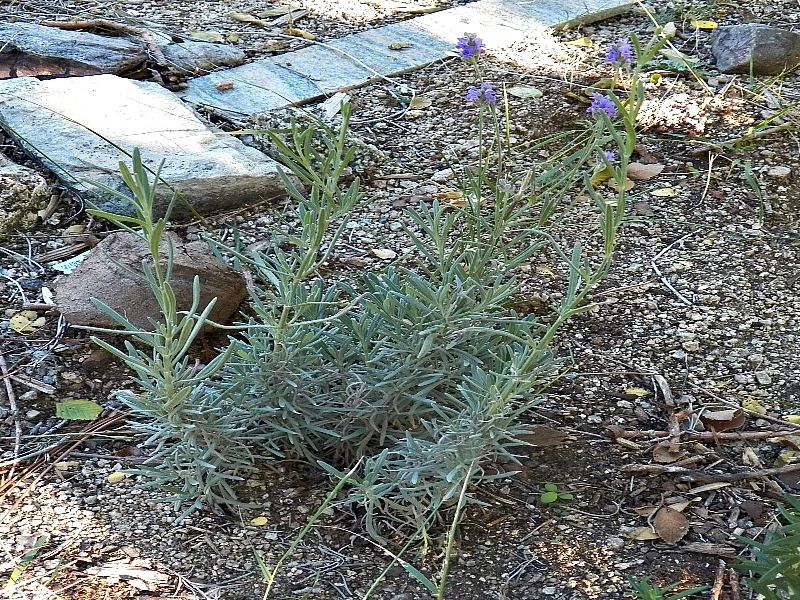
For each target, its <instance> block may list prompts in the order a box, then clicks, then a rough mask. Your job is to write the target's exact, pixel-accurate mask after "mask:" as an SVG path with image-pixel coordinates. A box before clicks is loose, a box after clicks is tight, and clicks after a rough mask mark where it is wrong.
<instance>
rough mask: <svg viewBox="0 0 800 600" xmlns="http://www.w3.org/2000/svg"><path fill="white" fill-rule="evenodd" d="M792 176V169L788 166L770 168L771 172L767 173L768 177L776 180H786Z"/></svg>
mask: <svg viewBox="0 0 800 600" xmlns="http://www.w3.org/2000/svg"><path fill="white" fill-rule="evenodd" d="M791 174H792V169H791V167H787V166H786V165H777V166H774V167H770V169H769V171H767V175H769V176H770V177H774V178H775V179H786V178H787V177H789V175H791Z"/></svg>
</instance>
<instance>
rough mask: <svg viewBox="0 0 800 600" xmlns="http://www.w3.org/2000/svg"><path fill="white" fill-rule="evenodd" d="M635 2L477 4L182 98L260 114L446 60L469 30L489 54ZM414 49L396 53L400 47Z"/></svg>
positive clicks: (232, 76)
mask: <svg viewBox="0 0 800 600" xmlns="http://www.w3.org/2000/svg"><path fill="white" fill-rule="evenodd" d="M634 4H635V0H581V1H580V2H577V1H575V0H535V1H531V0H478V1H477V2H471V3H469V4H466V5H464V6H457V7H455V8H450V9H447V10H442V11H438V12H434V13H431V14H426V15H423V16H420V17H416V18H413V19H409V20H407V21H403V22H401V23H392V24H390V25H386V26H383V27H377V28H375V29H370V30H369V31H362V32H360V33H355V34H353V35H348V36H345V37H343V38H339V39H335V40H331V41H329V42H326V43H325V45H318V44H314V45H311V46H308V47H306V48H302V49H300V50H296V51H294V52H287V53H286V54H281V55H279V56H275V57H271V58H267V59H264V60H258V61H254V62H252V63H248V64H246V65H242V66H240V67H235V68H233V69H225V70H221V71H215V72H214V73H211V74H209V75H205V76H203V77H198V78H196V79H192V80H190V81H189V82H188V87H187V89H186V90H185V91H184V92H181V94H180V95H181V97H182V98H183V99H184V100H186V101H188V102H191V103H193V104H198V105H203V106H208V107H211V108H213V109H215V110H217V111H218V112H220V113H222V114H229V115H235V116H241V115H247V116H253V115H257V114H261V113H264V112H267V111H270V110H274V109H277V108H283V107H286V106H291V105H293V104H303V103H305V102H309V101H312V100H315V99H317V98H320V97H322V96H324V95H326V94H331V93H333V92H336V91H341V90H347V89H350V88H354V87H357V86H361V85H364V84H366V83H369V82H371V81H374V80H379V79H380V78H381V77H387V76H392V75H397V74H399V73H404V72H407V71H412V70H414V69H418V68H420V67H423V66H425V65H427V64H429V63H431V62H433V61H436V60H440V59H442V58H444V57H446V56H447V55H448V54H449V53H450V52H451V51H452V50H453V49H454V47H455V44H456V40H457V39H458V38H459V37H460V36H462V35H463V34H464V33H465V32H472V33H476V34H477V35H479V36H480V37H481V38H482V39H483V40H484V42H485V43H486V47H487V48H489V49H502V48H508V47H510V46H511V45H512V44H514V43H516V42H519V41H521V40H525V39H527V38H528V37H529V36H530V35H531V31H537V30H540V29H541V28H542V27H543V26H544V27H562V26H565V25H578V24H583V23H588V22H592V21H598V20H601V19H604V18H608V17H610V16H612V15H615V14H619V13H620V12H623V11H624V10H626V9H628V8H630V7H631V6H633V5H634ZM398 43H400V44H404V45H406V46H407V47H405V48H404V49H401V50H396V49H392V47H397V44H398Z"/></svg>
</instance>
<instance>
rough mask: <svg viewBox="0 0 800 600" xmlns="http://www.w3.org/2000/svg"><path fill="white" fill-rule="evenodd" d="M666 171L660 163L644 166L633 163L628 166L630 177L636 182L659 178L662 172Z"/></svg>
mask: <svg viewBox="0 0 800 600" xmlns="http://www.w3.org/2000/svg"><path fill="white" fill-rule="evenodd" d="M663 170H664V165H662V164H660V163H650V164H644V163H640V162H633V163H631V164H629V165H628V177H630V178H631V179H635V180H636V181H647V180H648V179H653V177H658V176H659V175H660V174H661V171H663Z"/></svg>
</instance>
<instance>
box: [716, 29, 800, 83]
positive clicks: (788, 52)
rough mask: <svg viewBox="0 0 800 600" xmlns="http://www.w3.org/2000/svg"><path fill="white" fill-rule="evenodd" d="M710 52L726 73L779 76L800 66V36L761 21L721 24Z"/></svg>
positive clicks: (720, 68)
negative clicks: (722, 25)
mask: <svg viewBox="0 0 800 600" xmlns="http://www.w3.org/2000/svg"><path fill="white" fill-rule="evenodd" d="M711 52H712V54H713V55H714V59H715V60H716V63H717V68H718V69H719V70H720V71H722V72H723V73H750V72H752V73H753V74H754V75H777V74H778V73H781V72H783V71H784V70H789V69H793V68H795V67H796V66H798V65H800V35H798V34H796V33H794V32H793V31H788V30H786V29H781V28H779V27H772V26H770V25H761V24H759V23H747V24H744V25H730V26H727V27H718V28H717V29H715V30H714V33H712V34H711Z"/></svg>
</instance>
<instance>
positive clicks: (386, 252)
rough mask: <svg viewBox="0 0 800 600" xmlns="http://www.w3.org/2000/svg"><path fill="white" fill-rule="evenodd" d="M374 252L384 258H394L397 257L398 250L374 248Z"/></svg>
mask: <svg viewBox="0 0 800 600" xmlns="http://www.w3.org/2000/svg"><path fill="white" fill-rule="evenodd" d="M372 253H373V254H374V255H375V256H377V257H378V258H381V259H383V260H392V259H393V258H396V257H397V252H395V251H394V250H390V249H389V248H373V249H372Z"/></svg>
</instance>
